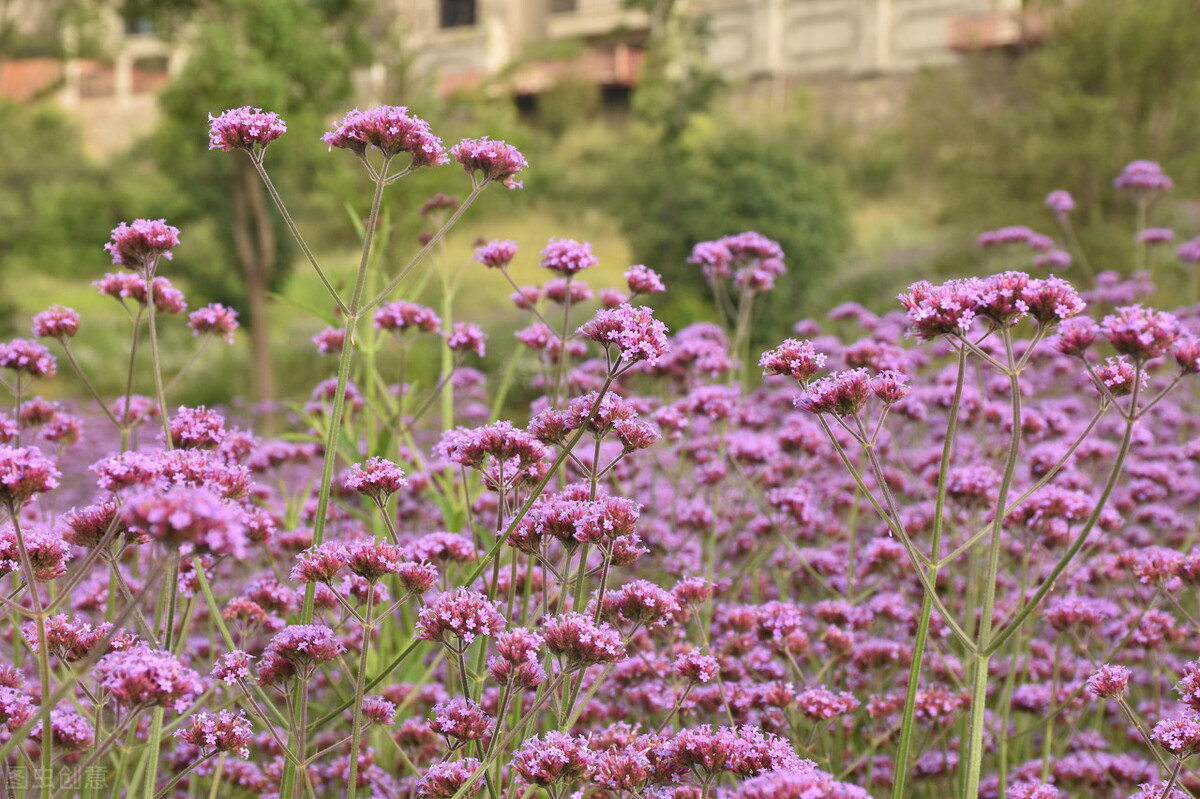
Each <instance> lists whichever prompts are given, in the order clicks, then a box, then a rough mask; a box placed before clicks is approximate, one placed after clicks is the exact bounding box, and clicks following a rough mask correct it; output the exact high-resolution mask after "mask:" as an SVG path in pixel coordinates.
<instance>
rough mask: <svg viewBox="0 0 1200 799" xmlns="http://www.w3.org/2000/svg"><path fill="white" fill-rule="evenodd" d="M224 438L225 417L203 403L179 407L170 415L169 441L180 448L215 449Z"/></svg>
mask: <svg viewBox="0 0 1200 799" xmlns="http://www.w3.org/2000/svg"><path fill="white" fill-rule="evenodd" d="M224 439H225V417H224V416H222V415H221V414H219V413H217V412H216V411H213V410H209V409H208V408H206V407H204V406H203V405H199V406H197V407H195V408H185V407H182V406H181V407H180V408H179V410H177V411H176V412H175V415H174V416H172V417H171V442H172V443H173V444H174V445H175V446H177V447H179V448H181V449H215V448H216V447H218V446H220V445H221V442H222V441H223V440H224Z"/></svg>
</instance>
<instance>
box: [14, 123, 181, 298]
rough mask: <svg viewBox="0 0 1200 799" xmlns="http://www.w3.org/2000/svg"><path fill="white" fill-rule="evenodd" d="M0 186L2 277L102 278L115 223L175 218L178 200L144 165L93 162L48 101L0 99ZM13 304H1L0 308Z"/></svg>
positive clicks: (71, 129)
mask: <svg viewBox="0 0 1200 799" xmlns="http://www.w3.org/2000/svg"><path fill="white" fill-rule="evenodd" d="M0 185H3V186H4V189H5V190H4V191H3V192H0V253H3V254H4V255H3V258H2V259H0V278H2V277H5V276H11V275H19V274H39V275H53V276H55V277H59V278H64V277H69V278H71V279H73V280H88V279H92V278H94V277H99V275H100V274H101V273H102V272H103V271H104V270H105V268H106V265H107V264H108V261H109V258H108V256H107V255H106V254H105V253H104V250H103V249H102V247H103V244H104V242H105V241H107V239H108V237H109V233H110V232H111V231H112V229H113V227H115V226H116V224H117V222H119V221H120V220H122V219H127V218H133V217H135V216H154V217H155V218H157V217H160V216H172V214H173V212H174V211H176V210H178V208H179V207H180V205H181V203H180V198H179V196H178V195H176V194H173V193H172V192H169V191H168V186H167V184H166V182H165V181H164V180H163V179H161V178H160V177H159V176H157V174H156V173H154V172H153V171H151V170H147V169H146V168H145V165H139V164H137V163H132V162H128V161H124V160H120V159H118V160H117V161H115V162H113V163H111V164H107V165H103V166H101V165H97V164H94V163H92V162H91V161H90V160H89V159H88V158H87V157H86V156H85V154H84V152H83V149H82V145H81V142H80V139H79V134H78V131H77V130H76V129H75V127H74V126H73V125H72V124H71V122H70V121H69V120H68V119H67V117H66V116H65V115H64V114H63V112H61V111H60V110H58V109H57V108H56V107H54V106H53V105H51V104H49V103H16V102H11V101H5V100H0ZM151 198H153V199H151ZM10 310H11V306H10V305H8V304H7V303H5V307H4V308H3V309H2V311H0V314H3V316H5V317H7V313H4V312H8V311H10Z"/></svg>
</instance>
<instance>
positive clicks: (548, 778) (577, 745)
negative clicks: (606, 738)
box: [512, 730, 596, 788]
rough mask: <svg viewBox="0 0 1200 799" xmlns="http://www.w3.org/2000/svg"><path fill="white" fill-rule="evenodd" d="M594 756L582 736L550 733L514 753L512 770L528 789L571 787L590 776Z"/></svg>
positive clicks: (525, 743)
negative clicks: (550, 786)
mask: <svg viewBox="0 0 1200 799" xmlns="http://www.w3.org/2000/svg"><path fill="white" fill-rule="evenodd" d="M595 762H596V755H595V754H594V753H593V752H592V750H591V749H590V748H589V747H588V744H587V739H586V738H584V737H582V736H575V735H567V734H566V733H565V732H558V731H557V730H552V731H550V732H548V733H546V734H545V735H544V736H541V737H534V738H529V739H528V740H526V741H525V742H524V743H523V744H521V746H520V748H519V749H517V751H515V752H513V757H512V767H513V769H515V770H516V772H517V773H518V774H520V775H521V778H522V779H524V780H525V782H527V783H529V784H530V785H542V786H548V785H556V784H561V785H563V786H565V787H568V788H569V787H571V786H573V785H575V784H576V783H578V782H579V781H580V780H584V779H587V778H588V777H590V776H591V775H592V771H593V770H594V768H595Z"/></svg>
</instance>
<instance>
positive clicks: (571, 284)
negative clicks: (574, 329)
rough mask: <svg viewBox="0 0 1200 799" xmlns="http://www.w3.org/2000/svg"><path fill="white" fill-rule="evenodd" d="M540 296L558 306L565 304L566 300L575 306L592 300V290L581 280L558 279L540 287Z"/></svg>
mask: <svg viewBox="0 0 1200 799" xmlns="http://www.w3.org/2000/svg"><path fill="white" fill-rule="evenodd" d="M542 296H544V297H545V298H546V299H548V300H550V301H551V302H556V303H558V304H559V305H564V304H566V303H567V302H568V300H569V301H570V302H571V303H572V304H573V305H577V304H579V303H581V302H586V301H587V300H590V299H591V298H592V288H591V286H589V285H588V284H587V283H584V282H583V281H582V280H579V279H575V280H571V279H569V278H565V277H560V278H557V279H555V280H551V281H548V282H547V283H546V285H544V286H542Z"/></svg>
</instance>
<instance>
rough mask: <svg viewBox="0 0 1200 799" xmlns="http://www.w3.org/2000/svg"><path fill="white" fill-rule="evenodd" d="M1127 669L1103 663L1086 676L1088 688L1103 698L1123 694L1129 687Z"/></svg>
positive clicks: (1118, 696) (1111, 697)
mask: <svg viewBox="0 0 1200 799" xmlns="http://www.w3.org/2000/svg"><path fill="white" fill-rule="evenodd" d="M1129 675H1130V672H1129V669H1127V668H1125V667H1124V666H1111V665H1108V664H1105V665H1103V666H1101V667H1100V670H1099V671H1097V672H1096V673H1095V674H1093V675H1092V676H1091V677H1089V678H1088V681H1087V684H1088V688H1089V689H1091V691H1092V693H1093V694H1095V695H1096V696H1098V697H1101V698H1103V699H1117V698H1120V697H1122V696H1124V695H1125V691H1126V690H1127V689H1128V687H1129Z"/></svg>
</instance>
